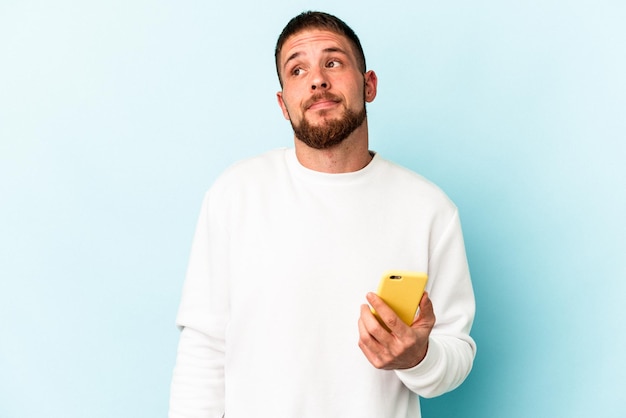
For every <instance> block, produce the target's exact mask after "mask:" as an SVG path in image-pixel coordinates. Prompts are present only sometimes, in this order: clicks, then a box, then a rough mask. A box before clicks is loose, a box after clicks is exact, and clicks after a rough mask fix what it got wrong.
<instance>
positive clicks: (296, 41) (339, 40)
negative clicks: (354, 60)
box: [280, 29, 355, 63]
mask: <svg viewBox="0 0 626 418" xmlns="http://www.w3.org/2000/svg"><path fill="white" fill-rule="evenodd" d="M328 49H338V50H342V51H343V52H345V53H347V54H349V55H351V56H352V57H354V56H355V53H354V50H353V48H352V44H351V42H350V40H348V38H347V37H345V36H344V35H341V34H338V33H336V32H332V31H329V30H323V29H305V30H303V31H300V32H298V33H295V34H293V35H291V36H290V37H289V38H287V40H286V41H285V43H284V44H283V47H282V48H281V51H280V62H281V63H284V62H285V60H286V59H288V58H289V57H291V56H293V55H294V54H298V55H307V54H308V53H314V52H318V51H324V50H328Z"/></svg>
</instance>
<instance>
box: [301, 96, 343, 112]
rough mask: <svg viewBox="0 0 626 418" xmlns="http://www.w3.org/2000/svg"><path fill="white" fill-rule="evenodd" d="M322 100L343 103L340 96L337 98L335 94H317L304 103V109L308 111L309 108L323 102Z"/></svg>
mask: <svg viewBox="0 0 626 418" xmlns="http://www.w3.org/2000/svg"><path fill="white" fill-rule="evenodd" d="M322 100H330V101H333V102H337V103H339V102H340V101H341V98H340V97H339V96H335V95H334V94H332V93H328V92H323V93H315V94H314V95H313V96H311V97H310V98H309V100H307V101H306V102H304V108H305V109H308V108H309V107H311V106H313V105H314V104H315V103H317V102H319V101H322Z"/></svg>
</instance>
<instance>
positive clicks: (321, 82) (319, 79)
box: [311, 69, 329, 90]
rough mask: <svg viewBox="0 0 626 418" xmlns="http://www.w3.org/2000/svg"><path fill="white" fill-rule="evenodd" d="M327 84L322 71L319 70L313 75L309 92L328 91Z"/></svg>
mask: <svg viewBox="0 0 626 418" xmlns="http://www.w3.org/2000/svg"><path fill="white" fill-rule="evenodd" d="M328 86H329V83H328V80H327V79H326V75H325V74H324V70H322V69H320V70H318V71H316V72H315V73H314V74H313V77H312V78H311V90H317V89H322V90H326V89H328Z"/></svg>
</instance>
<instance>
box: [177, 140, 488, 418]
mask: <svg viewBox="0 0 626 418" xmlns="http://www.w3.org/2000/svg"><path fill="white" fill-rule="evenodd" d="M389 269H402V270H416V271H425V272H427V273H428V275H429V282H428V285H427V288H426V290H427V291H428V292H429V295H430V298H431V300H432V303H433V307H434V310H435V315H436V323H435V327H434V328H433V330H432V333H431V337H430V341H429V348H428V353H427V355H426V357H425V358H424V360H423V361H422V362H421V363H420V364H418V365H417V366H415V367H414V368H412V369H407V370H395V371H385V370H378V369H376V368H374V367H373V366H372V365H371V364H370V363H369V362H368V361H367V359H366V358H365V356H364V355H363V353H362V352H361V350H360V349H359V347H358V340H359V333H358V327H357V321H358V318H359V309H360V306H361V305H362V304H363V303H366V301H365V294H366V293H367V292H369V291H375V290H376V287H377V284H378V281H379V279H380V276H381V274H382V273H383V272H384V271H386V270H389ZM473 317H474V295H473V291H472V285H471V281H470V276H469V270H468V266H467V260H466V256H465V249H464V244H463V237H462V233H461V227H460V222H459V217H458V212H457V209H456V207H455V206H454V205H453V204H452V203H451V202H450V200H449V199H448V198H447V197H446V196H445V195H444V194H443V192H441V190H439V189H438V188H437V187H436V186H434V185H433V184H431V183H429V182H428V181H426V180H424V179H423V178H422V177H420V176H419V175H417V174H415V173H413V172H411V171H409V170H407V169H404V168H402V167H399V166H397V165H395V164H393V163H390V162H388V161H385V160H383V159H382V158H381V157H380V156H378V155H376V156H374V158H373V160H372V161H371V162H370V164H369V165H368V166H367V167H365V168H363V169H362V170H360V171H357V172H353V173H345V174H327V173H320V172H316V171H312V170H309V169H307V168H305V167H303V166H302V165H301V164H300V163H299V162H298V160H297V158H296V155H295V152H294V150H293V149H280V150H275V151H272V152H269V153H266V154H264V155H262V156H259V157H256V158H253V159H250V160H247V161H244V162H241V163H238V164H236V165H234V166H233V167H231V168H230V169H228V170H227V171H226V172H225V173H224V174H223V175H222V176H221V177H220V178H219V179H218V180H217V181H216V182H215V184H214V185H213V187H212V188H211V189H210V190H209V192H208V193H207V195H206V197H205V200H204V203H203V206H202V210H201V214H200V219H199V221H198V226H197V230H196V234H195V237H194V241H193V246H192V251H191V257H190V261H189V268H188V272H187V278H186V281H185V286H184V289H183V297H182V302H181V306H180V311H179V314H178V319H177V324H178V325H179V326H180V327H181V328H182V333H181V338H180V343H179V349H178V358H177V363H176V367H175V370H174V376H173V381H172V389H171V399H170V415H169V416H170V418H180V417H203V418H209V417H210V418H213V417H215V418H219V417H222V416H223V415H224V414H225V416H226V417H227V418H252V417H272V418H305V417H311V418H329V417H333V418H335V417H354V418H368V417H372V418H408V417H411V418H414V417H420V409H419V398H418V396H417V395H419V396H423V397H432V396H437V395H440V394H442V393H444V392H447V391H449V390H452V389H454V388H455V387H457V386H458V385H459V384H461V382H462V381H463V380H464V379H465V377H466V376H467V374H468V373H469V371H470V369H471V366H472V362H473V359H474V355H475V349H476V347H475V344H474V341H473V340H472V339H471V337H470V336H469V331H470V328H471V324H472V321H473ZM416 394H417V395H416Z"/></svg>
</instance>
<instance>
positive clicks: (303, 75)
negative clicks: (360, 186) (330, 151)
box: [278, 30, 376, 149]
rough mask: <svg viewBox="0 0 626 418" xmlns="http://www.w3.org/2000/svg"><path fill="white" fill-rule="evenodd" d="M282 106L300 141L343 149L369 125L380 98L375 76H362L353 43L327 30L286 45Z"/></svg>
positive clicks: (282, 62) (306, 33) (295, 37)
mask: <svg viewBox="0 0 626 418" xmlns="http://www.w3.org/2000/svg"><path fill="white" fill-rule="evenodd" d="M279 71H280V76H281V79H282V82H283V90H282V92H279V93H278V102H279V104H280V106H281V109H282V111H283V115H284V116H285V118H286V119H288V120H289V121H290V122H291V126H292V127H293V130H294V132H295V135H296V138H298V139H299V140H301V141H303V142H304V143H305V144H306V145H308V146H310V147H312V148H316V149H324V148H329V147H332V146H334V145H336V144H339V143H340V142H341V141H343V140H344V139H345V138H347V137H348V136H349V135H350V134H351V133H352V132H354V131H355V130H356V129H357V128H359V127H360V126H361V125H362V124H363V121H364V120H365V115H366V114H365V102H366V101H367V102H370V101H372V100H374V97H375V96H376V75H375V74H374V73H373V72H372V71H369V72H367V73H365V74H363V73H361V71H360V70H359V67H358V63H357V59H356V55H355V53H354V49H353V48H352V44H351V43H350V41H349V40H348V39H347V38H346V37H344V36H342V35H339V34H336V33H334V32H329V31H325V30H306V31H303V32H299V33H297V34H295V35H293V36H291V37H290V38H288V39H287V41H286V42H285V43H284V45H283V47H282V50H281V52H280V59H279Z"/></svg>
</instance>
